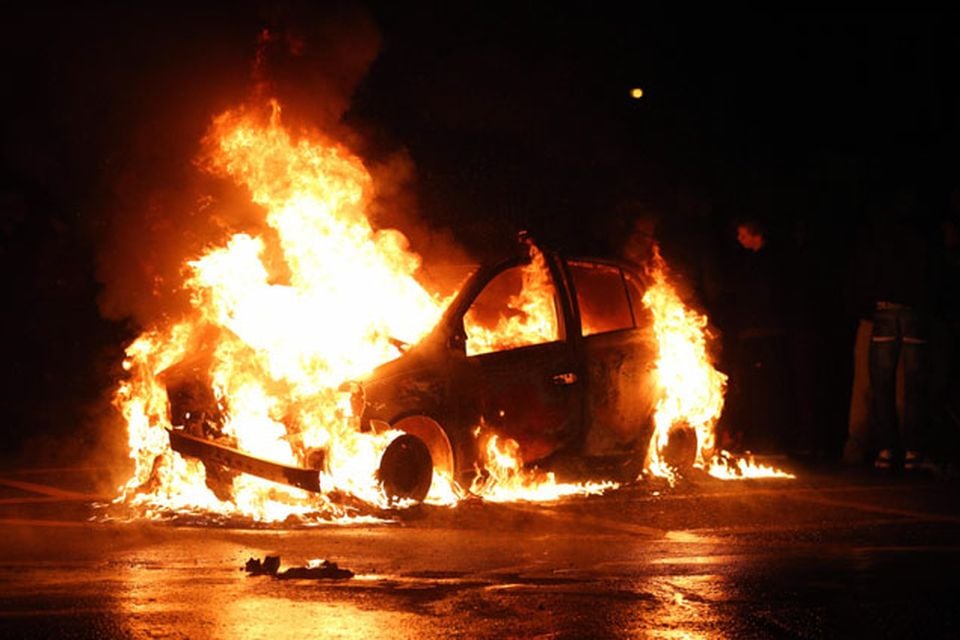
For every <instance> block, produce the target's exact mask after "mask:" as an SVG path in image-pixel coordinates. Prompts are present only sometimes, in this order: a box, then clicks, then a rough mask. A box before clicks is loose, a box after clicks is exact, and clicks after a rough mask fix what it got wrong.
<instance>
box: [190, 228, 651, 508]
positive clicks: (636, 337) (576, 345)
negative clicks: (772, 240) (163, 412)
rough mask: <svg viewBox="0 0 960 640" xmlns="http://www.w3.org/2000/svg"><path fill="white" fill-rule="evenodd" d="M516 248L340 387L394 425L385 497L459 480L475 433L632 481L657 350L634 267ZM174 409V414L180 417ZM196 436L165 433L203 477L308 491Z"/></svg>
mask: <svg viewBox="0 0 960 640" xmlns="http://www.w3.org/2000/svg"><path fill="white" fill-rule="evenodd" d="M520 247H521V250H520V251H518V253H517V255H515V256H512V257H510V258H508V259H506V260H504V261H501V262H499V263H496V264H488V265H485V266H483V267H481V268H479V269H478V270H477V271H475V272H474V273H473V274H472V275H471V276H470V277H469V278H468V280H467V281H466V283H465V284H464V285H463V286H462V288H461V289H460V291H459V293H458V294H457V295H456V297H455V298H454V299H453V301H452V303H451V304H450V305H449V306H448V308H447V309H446V312H445V313H444V315H443V316H442V318H441V320H440V321H439V322H438V323H437V325H436V326H435V328H434V329H433V330H432V331H431V332H430V333H429V334H428V335H427V336H426V337H425V338H424V339H423V340H421V341H420V342H419V343H418V344H416V345H412V346H410V345H402V343H399V341H398V344H401V346H402V350H403V354H402V355H401V356H400V357H398V358H396V359H395V360H392V361H390V362H387V363H385V364H382V365H381V366H379V367H378V368H376V369H375V370H374V371H373V372H371V373H370V374H369V375H367V376H365V377H364V378H362V379H360V380H356V381H352V382H349V383H347V384H345V385H344V387H343V388H342V389H343V390H345V391H346V392H348V393H349V394H350V396H351V401H352V402H351V404H353V405H354V406H355V407H357V408H359V409H360V411H359V412H358V413H359V414H360V416H361V419H360V424H361V429H364V430H379V429H385V428H388V427H389V428H393V429H397V430H399V431H402V432H404V434H403V435H401V436H399V437H397V438H396V439H395V440H394V441H393V442H392V443H391V444H390V445H389V446H388V448H387V449H386V451H385V452H384V454H383V456H382V459H381V463H380V468H379V479H380V481H381V483H382V485H383V487H384V490H385V492H386V493H387V495H389V496H394V497H402V498H412V499H414V500H422V499H423V498H424V497H425V496H426V495H427V492H428V491H429V488H430V485H431V478H432V476H433V472H434V471H435V470H436V471H440V472H443V473H445V474H447V475H448V476H449V477H452V478H455V479H458V480H460V481H461V482H462V481H464V480H468V479H469V477H470V476H471V475H472V474H474V473H475V470H476V468H477V463H478V456H479V455H480V451H479V447H478V442H477V437H476V433H477V431H478V429H481V428H482V429H484V430H489V431H492V432H496V433H497V434H499V435H501V436H503V437H507V438H510V439H513V440H515V441H516V443H517V444H518V445H519V452H520V455H521V456H522V459H523V462H524V463H525V464H538V465H545V466H551V465H553V466H555V467H556V466H560V467H561V468H563V467H564V464H565V463H569V461H571V460H573V461H579V463H582V462H583V461H584V460H591V461H592V462H591V464H590V467H591V469H594V470H596V469H598V468H607V469H609V468H614V469H616V468H617V467H618V465H619V466H622V468H623V469H629V470H630V471H629V472H630V473H633V477H634V478H635V477H636V473H637V472H638V471H639V467H638V466H637V465H638V464H642V462H643V456H644V454H645V451H646V447H647V445H648V442H649V440H650V436H651V433H652V423H651V416H652V412H653V405H654V398H653V391H652V390H653V389H654V386H655V385H654V382H653V380H652V376H653V375H654V372H653V369H654V362H655V358H656V353H657V351H656V343H655V340H654V338H653V335H652V331H651V319H650V314H649V312H648V311H647V310H646V309H645V307H644V305H643V302H642V298H643V293H644V291H645V290H646V284H647V282H646V277H645V275H644V273H643V271H642V269H640V268H638V267H637V266H635V265H633V264H631V263H628V262H625V261H618V260H609V259H599V258H573V257H566V256H562V255H560V254H558V253H556V252H552V251H546V250H541V249H539V248H538V247H536V246H535V245H533V244H532V243H531V242H530V241H529V240H525V241H524V242H521V243H520ZM181 395H182V394H181ZM194 396H195V394H194ZM195 400H196V398H195V397H193V401H195ZM178 404H179V405H180V406H181V407H182V406H184V403H183V401H182V400H181V401H180V402H179V403H178V402H174V401H173V399H172V402H171V405H172V413H173V414H177V413H179V414H180V415H181V416H183V415H189V413H190V412H189V411H186V410H184V409H182V408H179V407H178ZM193 413H194V415H196V411H194V412H193ZM173 424H177V422H176V421H173ZM202 436H203V434H201V433H194V435H193V436H191V435H189V434H178V435H174V433H173V432H172V433H171V440H172V443H173V446H174V449H176V450H178V451H180V452H181V453H186V454H189V455H194V456H197V457H200V458H201V459H204V461H205V464H206V467H207V471H208V476H210V475H216V474H218V473H224V472H225V468H231V469H235V470H239V471H243V472H247V473H253V474H255V475H261V476H264V477H268V478H270V479H274V480H280V481H282V482H287V483H288V484H293V485H296V486H301V487H303V488H308V489H313V490H320V488H319V485H318V484H316V486H315V483H316V482H317V481H316V480H315V479H314V478H315V476H316V474H315V473H313V474H311V473H309V472H310V470H309V469H297V468H294V467H282V466H280V465H273V466H271V463H267V462H265V461H261V460H257V459H254V458H251V457H249V456H246V455H245V454H242V453H240V452H236V451H235V450H229V448H228V447H211V446H208V445H209V443H208V442H203V441H204V440H205V438H203V437H202ZM566 468H568V469H576V464H566ZM208 484H209V482H208Z"/></svg>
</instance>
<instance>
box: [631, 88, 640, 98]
mask: <svg viewBox="0 0 960 640" xmlns="http://www.w3.org/2000/svg"><path fill="white" fill-rule="evenodd" d="M630 97H631V98H633V99H634V100H639V99H640V98H642V97H643V89H641V88H640V87H634V88H633V89H630Z"/></svg>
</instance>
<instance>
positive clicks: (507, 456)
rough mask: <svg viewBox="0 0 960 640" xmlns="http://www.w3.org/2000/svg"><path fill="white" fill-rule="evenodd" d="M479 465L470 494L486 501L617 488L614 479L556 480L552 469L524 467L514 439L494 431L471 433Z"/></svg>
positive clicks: (553, 498) (526, 499)
mask: <svg viewBox="0 0 960 640" xmlns="http://www.w3.org/2000/svg"><path fill="white" fill-rule="evenodd" d="M474 435H475V436H476V437H477V445H478V447H479V449H480V457H481V461H482V465H483V467H482V468H479V467H478V468H477V475H476V477H475V478H474V480H473V484H471V486H470V493H471V494H473V495H475V496H478V497H480V498H482V499H484V500H486V501H488V502H516V501H521V502H553V501H556V500H559V499H560V498H564V497H567V496H575V495H593V494H600V493H603V492H605V491H608V490H611V489H616V488H617V487H618V486H619V485H618V484H617V483H615V482H584V483H563V482H557V478H556V474H554V473H553V472H552V471H548V472H542V471H539V470H537V469H526V468H524V465H523V461H522V460H523V458H522V457H521V455H520V445H519V444H518V443H517V441H516V440H513V439H510V438H502V437H500V436H499V435H497V434H496V433H493V432H487V433H484V432H483V431H482V430H481V429H480V428H477V429H476V431H475V432H474Z"/></svg>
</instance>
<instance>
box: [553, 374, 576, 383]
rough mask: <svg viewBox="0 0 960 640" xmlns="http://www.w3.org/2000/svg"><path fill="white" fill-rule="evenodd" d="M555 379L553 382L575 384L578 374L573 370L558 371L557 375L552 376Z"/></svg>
mask: <svg viewBox="0 0 960 640" xmlns="http://www.w3.org/2000/svg"><path fill="white" fill-rule="evenodd" d="M550 380H552V381H553V384H557V385H568V384H573V383H574V382H576V381H577V374H575V373H573V372H572V371H567V372H566V373H558V374H557V375H555V376H553V377H551V378H550Z"/></svg>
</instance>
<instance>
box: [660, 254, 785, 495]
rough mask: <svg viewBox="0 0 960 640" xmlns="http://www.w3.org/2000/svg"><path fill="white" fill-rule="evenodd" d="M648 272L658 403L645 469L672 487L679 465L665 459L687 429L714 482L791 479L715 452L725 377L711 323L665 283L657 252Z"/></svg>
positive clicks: (696, 456) (663, 266)
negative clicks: (711, 342) (713, 354)
mask: <svg viewBox="0 0 960 640" xmlns="http://www.w3.org/2000/svg"><path fill="white" fill-rule="evenodd" d="M648 272H649V275H650V277H651V279H652V281H653V284H652V285H651V286H650V287H649V288H648V289H647V291H646V292H645V293H644V296H643V304H644V306H645V307H646V308H647V309H649V311H650V312H651V314H652V316H653V331H654V334H655V336H656V339H657V346H658V351H659V353H658V356H657V362H656V374H657V375H656V379H657V385H658V387H659V392H660V399H659V401H658V402H657V406H656V410H655V413H654V433H653V436H652V437H651V439H650V445H649V447H648V449H647V459H646V462H645V465H644V467H645V471H646V472H647V473H650V474H651V475H654V476H658V477H662V478H665V479H667V480H668V481H669V482H670V483H671V484H673V483H674V482H675V481H676V479H677V474H678V470H677V466H678V465H676V464H674V463H673V462H672V461H671V460H669V459H668V456H667V451H668V448H669V445H670V442H671V438H672V437H674V434H676V433H677V432H678V431H682V430H684V429H689V430H692V432H693V434H694V436H695V440H696V452H695V454H694V460H693V461H692V462H693V466H695V467H697V468H702V469H706V470H707V472H708V473H709V474H710V475H712V476H714V477H716V478H720V479H724V480H732V479H740V478H745V477H751V478H757V477H775V478H786V477H790V478H792V477H793V476H792V475H790V474H787V473H785V472H782V471H779V470H777V469H773V468H772V467H765V466H763V465H757V464H755V463H754V462H753V460H752V459H750V460H745V459H742V458H737V456H734V455H733V454H730V453H728V452H726V451H715V449H714V447H715V433H714V429H715V426H716V423H717V419H718V418H719V417H720V413H721V412H722V410H723V394H724V389H725V387H726V382H727V376H726V375H724V374H723V373H721V372H719V371H717V370H716V369H715V368H714V366H713V363H712V362H711V359H710V357H709V354H708V351H707V326H708V324H709V321H708V319H707V317H706V316H705V315H702V314H699V313H697V312H696V311H693V310H692V309H689V308H687V306H686V305H685V304H684V303H683V300H682V299H681V298H680V296H679V295H678V294H677V292H676V290H675V289H674V288H673V287H672V286H671V285H670V283H669V282H668V281H667V267H666V264H665V263H664V261H663V258H661V257H660V252H659V250H657V249H656V248H655V250H654V255H653V259H652V262H651V265H650V268H649V270H648ZM708 459H709V463H708V462H707V460H708Z"/></svg>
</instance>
